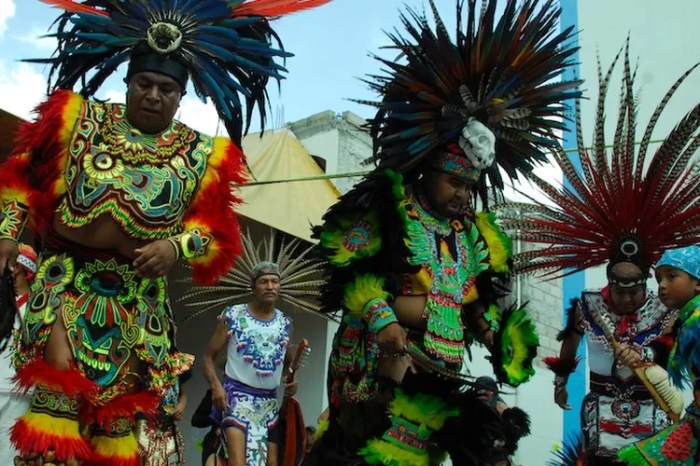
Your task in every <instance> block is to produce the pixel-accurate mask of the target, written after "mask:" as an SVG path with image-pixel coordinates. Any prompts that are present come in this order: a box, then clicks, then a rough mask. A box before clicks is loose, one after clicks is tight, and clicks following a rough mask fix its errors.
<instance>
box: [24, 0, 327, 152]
mask: <svg viewBox="0 0 700 466" xmlns="http://www.w3.org/2000/svg"><path fill="white" fill-rule="evenodd" d="M42 1H43V2H45V3H48V4H51V5H53V6H56V7H58V8H62V9H63V10H65V13H63V14H62V15H61V16H60V17H59V18H58V19H57V20H56V22H55V24H56V28H57V30H56V32H55V33H54V34H52V36H55V37H56V38H57V40H58V47H57V49H56V52H55V53H54V55H53V56H52V57H51V58H46V59H37V60H28V61H33V62H39V63H48V64H50V65H51V71H50V79H49V89H50V90H53V89H56V88H62V89H72V88H73V87H74V86H75V85H76V84H77V83H78V81H80V84H81V86H82V88H81V91H80V92H81V93H82V94H83V95H84V96H85V97H90V96H92V95H93V94H94V93H95V92H96V91H97V89H98V87H99V86H100V85H101V84H102V83H103V82H104V80H105V79H106V78H107V77H108V76H109V75H111V74H112V73H113V72H114V71H115V70H116V68H117V67H118V66H119V65H120V64H121V63H123V62H125V61H127V60H128V59H129V58H130V56H131V55H132V52H133V51H134V50H135V49H137V48H138V47H140V48H142V49H143V48H145V49H147V50H149V51H150V52H152V55H153V56H155V60H156V61H160V62H165V61H167V65H166V66H165V67H164V68H163V69H166V68H167V67H168V66H172V67H175V68H176V67H177V66H178V65H180V66H182V67H184V76H185V80H186V75H187V72H189V75H190V77H191V78H192V83H193V85H194V89H195V91H196V93H197V95H198V96H199V97H200V98H201V99H203V100H205V99H206V98H207V97H208V98H210V99H211V100H212V102H213V103H214V106H215V107H216V110H217V112H218V114H219V117H220V118H221V119H222V120H223V122H224V124H225V126H226V130H227V131H228V133H229V135H230V137H231V138H232V139H233V140H234V141H235V142H236V143H240V137H241V134H242V132H243V118H244V116H243V113H242V108H243V106H244V104H245V109H246V113H245V117H246V118H247V119H248V121H247V123H246V131H247V129H248V126H249V125H250V119H249V116H250V114H251V113H252V111H253V109H254V107H255V106H257V107H258V112H259V114H260V119H261V122H263V123H264V121H265V111H266V99H267V94H266V92H265V86H266V84H267V81H268V79H269V78H274V79H276V80H278V81H279V80H281V79H282V72H284V71H285V69H284V68H283V67H282V65H280V64H278V63H276V62H275V58H276V57H282V58H284V57H288V56H291V54H289V53H287V52H285V51H284V50H283V48H282V46H281V44H280V42H279V38H278V37H277V35H276V34H275V32H274V31H273V30H272V28H271V27H270V24H269V21H270V20H272V19H275V18H277V17H279V16H283V15H286V14H289V13H293V12H295V11H299V10H303V9H307V8H313V7H316V6H319V5H322V4H324V3H327V2H328V1H329V0H84V1H75V0H42ZM273 41H275V42H276V43H277V45H273ZM91 72H92V74H91V75H90V76H89V77H88V74H89V73H91ZM176 74H177V73H176ZM177 80H178V81H179V82H181V83H182V80H181V79H177ZM263 123H261V124H263Z"/></svg>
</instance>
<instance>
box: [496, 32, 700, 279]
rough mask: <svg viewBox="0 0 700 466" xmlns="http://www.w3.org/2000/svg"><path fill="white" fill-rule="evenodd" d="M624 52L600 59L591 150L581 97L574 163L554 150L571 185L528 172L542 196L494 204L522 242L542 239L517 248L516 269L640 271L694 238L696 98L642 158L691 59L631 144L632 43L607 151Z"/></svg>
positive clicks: (698, 209) (699, 218)
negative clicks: (610, 109) (611, 102)
mask: <svg viewBox="0 0 700 466" xmlns="http://www.w3.org/2000/svg"><path fill="white" fill-rule="evenodd" d="M620 53H622V52H620ZM620 53H618V56H617V57H616V58H615V61H614V62H613V64H612V66H611V67H610V69H609V70H608V71H607V73H606V74H605V75H604V76H603V74H602V71H601V69H600V65H599V66H598V70H599V72H598V74H599V83H600V95H599V97H598V106H597V111H596V120H595V134H594V140H593V146H592V148H591V149H590V151H589V150H588V149H587V148H586V147H584V145H583V137H582V135H581V121H580V120H581V119H580V112H579V108H578V105H577V109H576V131H577V139H578V141H577V146H578V155H579V157H580V169H577V166H578V163H577V161H576V160H575V157H576V156H575V155H569V154H568V153H566V152H564V151H563V150H561V149H559V150H558V151H557V152H556V154H555V160H556V162H557V164H558V165H559V167H561V169H562V171H563V174H564V177H565V179H566V181H567V182H568V185H564V186H556V185H554V184H552V183H550V182H547V181H545V180H543V179H541V178H539V177H537V176H534V175H532V176H531V177H530V178H531V179H532V180H534V182H535V184H536V185H537V186H538V187H539V188H540V189H541V190H542V191H543V192H544V194H545V196H546V198H547V202H545V203H541V202H538V204H536V205H533V204H527V203H509V204H504V205H503V206H499V208H498V211H499V214H500V216H501V217H502V222H501V226H502V227H503V228H505V229H507V230H510V231H512V232H513V233H515V234H516V235H517V236H519V237H520V238H521V239H523V240H525V241H529V242H532V243H538V244H541V245H546V246H547V247H544V248H538V249H537V250H534V251H527V252H524V253H521V254H518V255H516V256H515V258H514V261H515V266H516V269H517V270H520V271H523V272H532V271H546V272H548V273H549V274H552V275H556V274H560V275H566V274H569V273H573V272H575V271H579V270H584V269H587V268H589V267H593V266H596V265H601V264H604V263H605V262H608V261H610V262H611V263H616V262H621V261H625V262H633V263H635V264H637V265H638V266H640V268H642V270H643V271H646V270H648V268H649V267H650V266H651V265H652V264H653V263H654V262H656V260H657V259H658V258H659V256H660V255H661V253H662V251H663V250H664V249H667V248H672V247H678V246H684V245H689V244H696V243H697V242H698V236H699V235H700V203H699V202H698V198H699V196H700V173H699V172H698V167H699V166H698V164H697V162H695V161H693V160H692V156H693V154H694V153H695V152H696V150H697V148H698V146H699V145H700V138H698V132H699V131H698V128H699V127H700V104H698V105H696V106H695V108H694V109H692V110H691V111H690V112H689V113H688V114H687V115H686V116H685V117H683V118H682V119H681V120H680V122H679V123H678V124H677V125H676V127H675V128H674V129H673V130H672V131H671V132H670V133H669V134H668V136H666V138H665V139H664V141H663V142H662V143H661V145H660V146H659V148H658V149H657V150H656V153H655V154H654V156H653V157H652V158H651V160H649V159H648V157H647V151H648V149H649V143H650V140H651V135H652V132H653V130H654V126H655V125H656V122H657V121H658V119H659V117H660V115H661V113H662V112H663V110H664V108H665V106H666V104H667V103H668V101H669V99H670V98H671V96H672V95H673V94H674V92H675V91H676V89H677V88H678V86H679V85H680V84H681V83H682V82H683V80H684V79H685V78H686V77H687V76H688V75H689V74H690V72H691V71H692V70H693V69H695V67H696V66H697V65H695V66H693V67H692V68H691V69H689V70H688V71H686V72H685V73H684V74H683V75H682V76H681V77H680V78H679V79H678V80H677V81H676V82H675V83H674V84H673V86H672V87H671V89H670V90H669V91H668V92H667V93H666V95H665V96H664V98H663V99H662V100H661V103H659V105H658V106H657V107H656V110H655V111H654V113H653V114H652V116H651V119H650V120H649V123H648V125H647V128H646V130H645V131H644V134H643V136H642V139H641V142H640V144H639V150H638V151H635V145H636V143H635V137H636V134H637V133H636V118H637V107H636V101H635V95H634V92H633V85H634V73H633V72H632V70H631V67H630V62H629V43H628V44H627V46H626V47H625V53H624V70H623V77H622V87H621V99H620V108H619V110H618V112H617V126H616V129H615V135H614V138H613V140H612V150H611V151H608V149H607V147H606V137H605V130H604V119H605V97H606V93H607V90H608V85H609V83H610V79H611V74H612V72H613V69H614V67H615V64H616V63H617V61H618V60H619V57H620ZM523 194H524V193H523ZM524 195H526V196H527V194H524ZM530 199H531V200H533V201H535V200H534V199H532V198H530ZM535 202H536V201H535ZM550 205H551V206H550Z"/></svg>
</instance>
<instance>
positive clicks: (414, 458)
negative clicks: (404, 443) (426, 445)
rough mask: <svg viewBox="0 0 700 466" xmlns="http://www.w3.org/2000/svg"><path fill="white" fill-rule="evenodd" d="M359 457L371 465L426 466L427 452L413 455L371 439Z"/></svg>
mask: <svg viewBox="0 0 700 466" xmlns="http://www.w3.org/2000/svg"><path fill="white" fill-rule="evenodd" d="M360 455H362V456H363V457H364V460H365V461H366V462H367V463H369V464H371V465H379V464H381V465H384V466H428V465H429V461H430V457H429V456H428V453H427V452H423V453H419V454H418V453H413V452H410V451H407V450H404V449H403V448H401V447H400V446H398V445H394V444H393V443H389V442H387V441H385V440H377V439H372V440H368V441H367V446H366V447H365V448H363V449H362V450H360Z"/></svg>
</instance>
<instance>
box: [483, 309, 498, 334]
mask: <svg viewBox="0 0 700 466" xmlns="http://www.w3.org/2000/svg"><path fill="white" fill-rule="evenodd" d="M501 317H502V313H501V308H500V307H498V305H496V304H490V305H489V309H488V311H486V313H485V314H484V319H485V320H486V322H488V323H489V328H490V329H491V330H493V331H494V332H498V329H499V328H501Z"/></svg>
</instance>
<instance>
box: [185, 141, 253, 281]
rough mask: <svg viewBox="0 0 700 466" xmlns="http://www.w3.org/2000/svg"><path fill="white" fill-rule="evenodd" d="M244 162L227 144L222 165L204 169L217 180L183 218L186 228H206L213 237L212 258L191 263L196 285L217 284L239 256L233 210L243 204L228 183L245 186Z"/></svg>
mask: <svg viewBox="0 0 700 466" xmlns="http://www.w3.org/2000/svg"><path fill="white" fill-rule="evenodd" d="M244 160H245V159H244V156H243V152H241V150H240V149H239V148H238V147H236V145H235V144H233V143H232V142H230V143H229V144H228V147H227V148H226V155H225V156H224V157H223V158H222V160H221V163H220V164H219V165H218V166H217V167H213V166H209V167H207V170H216V171H217V175H218V176H217V179H216V180H212V181H211V182H210V183H209V184H208V185H207V186H205V187H203V189H202V191H200V192H199V193H197V196H196V198H195V201H194V202H193V204H192V206H191V208H190V211H189V212H188V213H187V215H186V216H185V219H184V221H185V225H188V224H190V225H192V224H196V225H202V226H205V227H206V230H207V232H208V233H210V234H211V235H212V236H213V238H214V240H213V241H212V243H211V245H210V248H211V250H210V251H209V254H211V256H210V257H200V258H197V259H195V260H194V261H192V280H193V281H194V282H195V283H196V284H198V285H212V284H216V283H218V281H219V278H220V277H221V276H223V275H225V274H226V273H228V271H229V270H230V269H231V267H233V265H234V263H235V261H236V258H237V257H238V255H239V254H240V253H241V250H242V245H241V232H240V226H239V225H238V215H237V214H236V212H235V211H234V207H235V206H236V205H238V204H240V203H241V202H242V201H241V199H240V197H238V196H236V195H235V194H234V193H233V192H232V191H231V184H232V183H233V184H238V185H240V184H243V183H245V181H246V178H245V177H244V167H245V161H244ZM212 212H226V215H224V214H222V215H212V214H211V213H212Z"/></svg>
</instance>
